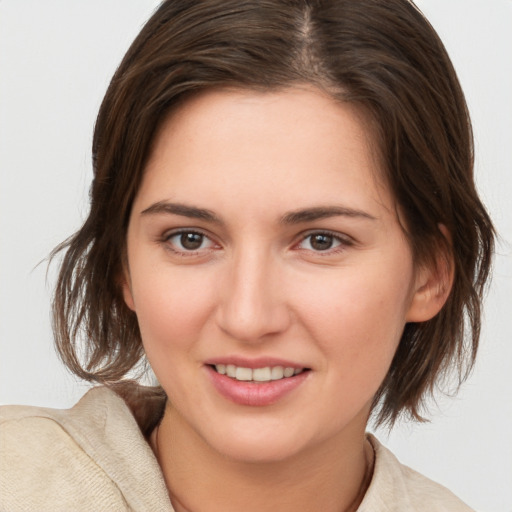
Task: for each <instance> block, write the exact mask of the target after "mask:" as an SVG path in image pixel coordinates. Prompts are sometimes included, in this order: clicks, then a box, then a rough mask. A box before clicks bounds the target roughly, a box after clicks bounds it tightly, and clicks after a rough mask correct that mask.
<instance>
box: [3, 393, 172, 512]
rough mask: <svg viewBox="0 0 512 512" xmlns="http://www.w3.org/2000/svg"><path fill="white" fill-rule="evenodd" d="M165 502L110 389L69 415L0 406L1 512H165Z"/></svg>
mask: <svg viewBox="0 0 512 512" xmlns="http://www.w3.org/2000/svg"><path fill="white" fill-rule="evenodd" d="M155 497H156V498H155ZM159 499H160V500H163V501H160V505H158V504H156V505H155V503H158V500H159ZM155 500H156V501H155ZM167 500H168V499H167V493H166V491H165V485H164V484H163V480H162V477H161V472H160V469H159V467H158V463H157V462H156V460H155V458H154V457H153V454H152V451H151V449H150V447H149V445H148V444H147V443H146V441H145V439H144V437H143V436H142V434H141V432H140V430H139V428H138V426H137V423H136V422H135V420H134V418H133V416H132V414H131V412H130V410H129V409H128V407H127V406H126V405H125V403H124V401H123V400H122V399H121V398H119V397H118V396H117V395H116V394H115V393H114V392H112V391H111V390H109V389H107V388H104V387H99V388H93V389H92V390H90V391H89V392H88V393H87V394H86V395H85V396H84V397H83V398H82V399H81V400H80V401H79V402H78V403H77V404H76V405H75V406H74V407H73V408H71V409H69V410H55V409H44V408H38V407H27V406H5V407H0V510H1V511H3V510H9V511H16V510H39V511H44V510H56V509H58V510H92V509H96V510H120V511H121V510H158V509H159V508H158V507H160V510H166V508H164V507H162V503H164V504H165V503H166V501H167Z"/></svg>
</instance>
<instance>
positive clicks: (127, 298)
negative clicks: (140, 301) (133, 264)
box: [118, 265, 135, 311]
mask: <svg viewBox="0 0 512 512" xmlns="http://www.w3.org/2000/svg"><path fill="white" fill-rule="evenodd" d="M118 283H119V286H120V287H121V290H122V292H123V299H124V302H125V304H126V305H127V306H128V307H129V308H130V309H131V310H132V311H135V301H134V300H133V293H132V282H131V279H130V272H129V270H128V268H127V267H126V265H123V271H122V273H121V275H120V277H119V279H118Z"/></svg>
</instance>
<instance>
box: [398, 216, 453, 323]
mask: <svg viewBox="0 0 512 512" xmlns="http://www.w3.org/2000/svg"><path fill="white" fill-rule="evenodd" d="M439 230H440V231H441V232H442V233H443V236H444V237H445V239H446V240H447V242H448V244H446V245H444V246H443V245H441V244H440V246H439V248H438V250H437V254H436V256H435V258H434V261H431V262H429V263H425V264H423V265H421V266H420V267H419V268H418V269H417V270H416V278H415V282H414V289H413V297H412V300H411V304H410V307H409V311H408V313H407V316H406V321H407V322H426V321H427V320H430V319H432V318H433V317H434V316H436V315H437V313H439V311H441V309H442V308H443V306H444V305H445V303H446V301H447V299H448V296H449V295H450V291H451V289H452V286H453V278H454V263H453V253H452V250H451V237H450V233H449V232H448V230H447V228H446V226H444V225H443V224H440V225H439Z"/></svg>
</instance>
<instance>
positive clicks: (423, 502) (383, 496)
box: [358, 435, 473, 512]
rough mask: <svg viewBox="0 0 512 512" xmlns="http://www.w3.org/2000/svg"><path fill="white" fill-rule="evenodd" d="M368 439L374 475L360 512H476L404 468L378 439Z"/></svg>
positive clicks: (445, 490)
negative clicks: (371, 448) (371, 452)
mask: <svg viewBox="0 0 512 512" xmlns="http://www.w3.org/2000/svg"><path fill="white" fill-rule="evenodd" d="M369 439H370V442H371V443H372V446H373V448H374V450H375V468H374V475H373V478H372V482H371V484H370V487H369V488H368V491H367V493H366V496H365V498H364V500H363V502H362V503H361V506H360V508H359V509H358V512H370V511H375V510H379V511H382V512H384V511H385V512H388V511H389V512H391V511H393V512H402V511H404V512H405V511H410V510H414V511H415V512H473V510H472V509H471V508H470V507H468V506H467V505H466V504H465V503H464V502H462V501H461V500H460V499H459V498H457V497H456V496H455V495H454V494H453V493H452V492H451V491H449V490H448V489H446V487H443V486H442V485H440V484H438V483H436V482H434V481H432V480H430V479H429V478H426V477H425V476H423V475H421V474H420V473H418V472H417V471H414V470H413V469H411V468H409V467H407V466H405V465H403V464H401V463H400V462H399V461H398V459H397V458H396V457H395V456H394V455H393V454H392V453H391V452H390V451H389V450H388V449H387V448H385V447H384V446H383V445H382V444H380V443H379V441H378V440H377V439H376V438H375V437H373V436H371V435H370V436H369Z"/></svg>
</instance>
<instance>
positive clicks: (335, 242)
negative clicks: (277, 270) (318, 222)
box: [297, 232, 351, 252]
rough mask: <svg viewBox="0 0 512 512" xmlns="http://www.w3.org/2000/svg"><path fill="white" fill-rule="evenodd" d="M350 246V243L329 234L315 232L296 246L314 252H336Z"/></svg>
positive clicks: (338, 236) (340, 237)
mask: <svg viewBox="0 0 512 512" xmlns="http://www.w3.org/2000/svg"><path fill="white" fill-rule="evenodd" d="M349 245H351V241H350V240H349V239H346V238H344V237H342V236H341V235H335V234H333V233H329V232H316V233H310V234H308V235H306V236H305V237H304V238H303V239H302V240H301V241H300V243H299V244H298V246H297V247H298V248H299V249H305V250H307V251H314V252H333V250H334V252H336V249H342V248H343V247H346V246H349Z"/></svg>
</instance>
